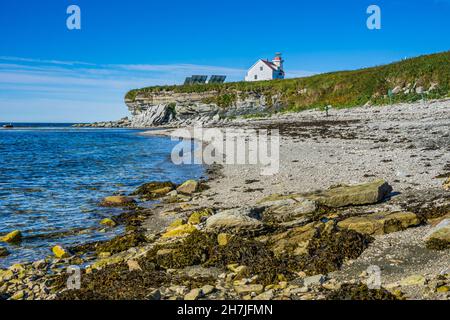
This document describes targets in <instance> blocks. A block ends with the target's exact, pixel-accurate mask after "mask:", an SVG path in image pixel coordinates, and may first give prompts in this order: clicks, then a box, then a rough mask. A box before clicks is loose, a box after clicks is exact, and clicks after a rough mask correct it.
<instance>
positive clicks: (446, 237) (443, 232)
mask: <svg viewBox="0 0 450 320" xmlns="http://www.w3.org/2000/svg"><path fill="white" fill-rule="evenodd" d="M425 241H426V245H427V248H429V249H436V250H444V249H448V248H450V219H445V220H443V221H441V223H439V224H438V225H437V226H436V227H434V228H433V229H432V230H431V231H430V232H429V234H428V235H427V237H426V238H425Z"/></svg>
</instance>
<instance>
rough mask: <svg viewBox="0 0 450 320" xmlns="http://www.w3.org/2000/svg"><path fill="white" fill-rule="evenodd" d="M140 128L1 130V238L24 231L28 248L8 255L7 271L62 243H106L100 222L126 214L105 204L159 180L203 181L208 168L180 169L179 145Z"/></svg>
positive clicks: (15, 248)
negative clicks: (173, 155)
mask: <svg viewBox="0 0 450 320" xmlns="http://www.w3.org/2000/svg"><path fill="white" fill-rule="evenodd" d="M139 132H140V131H139V130H128V129H90V128H89V129H88V128H72V127H71V124H18V123H15V124H14V129H12V130H9V129H2V128H1V124H0V235H3V234H5V233H8V232H10V231H12V230H16V229H18V230H20V231H22V233H23V236H24V239H23V241H22V243H21V244H20V245H17V246H13V245H6V244H4V243H0V246H5V247H7V249H8V250H9V251H10V252H11V254H10V255H9V256H7V257H4V258H1V257H0V267H5V266H7V265H10V264H11V263H16V262H26V261H31V260H35V259H40V258H43V257H46V256H48V255H49V254H51V247H52V246H53V245H56V244H61V245H65V246H70V245H74V244H81V243H86V242H91V241H94V240H103V239H108V238H111V237H113V236H114V235H116V234H118V233H120V232H122V231H123V230H122V228H121V227H118V228H115V229H113V230H109V231H106V232H105V231H104V230H102V228H101V227H100V226H99V221H100V220H101V219H103V218H104V217H110V216H114V215H117V214H119V213H120V209H111V208H101V207H99V206H98V203H99V201H101V199H102V198H103V197H105V196H108V195H112V194H115V193H118V192H123V193H127V192H130V191H132V190H134V188H136V187H137V186H139V185H140V184H142V183H145V182H149V181H151V180H171V181H174V182H177V183H179V182H182V181H184V180H186V179H191V178H194V179H198V178H200V177H201V176H202V174H203V167H202V166H200V165H183V166H177V165H174V164H173V163H172V162H171V160H170V152H171V150H172V148H173V146H174V145H175V144H176V143H177V142H174V141H171V140H170V139H169V138H165V137H144V136H140V135H138V133H139Z"/></svg>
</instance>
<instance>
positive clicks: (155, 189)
mask: <svg viewBox="0 0 450 320" xmlns="http://www.w3.org/2000/svg"><path fill="white" fill-rule="evenodd" d="M175 187H176V185H175V184H173V183H172V182H170V181H165V182H160V181H152V182H149V183H145V184H143V185H141V186H140V187H138V188H137V189H136V190H135V191H134V192H133V193H132V194H131V195H132V196H139V197H141V198H143V199H146V200H150V199H157V198H160V197H162V196H164V195H165V194H167V193H168V192H170V191H171V190H173V189H175Z"/></svg>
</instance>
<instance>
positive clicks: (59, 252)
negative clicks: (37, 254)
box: [52, 245, 70, 259]
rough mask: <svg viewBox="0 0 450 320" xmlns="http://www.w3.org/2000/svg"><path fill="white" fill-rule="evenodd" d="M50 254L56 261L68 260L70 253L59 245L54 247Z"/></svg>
mask: <svg viewBox="0 0 450 320" xmlns="http://www.w3.org/2000/svg"><path fill="white" fill-rule="evenodd" d="M52 252H53V254H54V255H55V257H56V258H58V259H63V258H68V257H69V256H70V253H69V252H68V251H67V250H66V249H64V248H63V247H61V246H59V245H56V246H54V247H53V248H52Z"/></svg>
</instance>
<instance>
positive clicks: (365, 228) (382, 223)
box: [338, 212, 421, 235]
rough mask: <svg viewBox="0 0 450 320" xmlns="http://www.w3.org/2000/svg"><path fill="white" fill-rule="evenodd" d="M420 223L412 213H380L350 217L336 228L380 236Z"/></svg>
mask: <svg viewBox="0 0 450 320" xmlns="http://www.w3.org/2000/svg"><path fill="white" fill-rule="evenodd" d="M420 222H421V221H420V219H419V218H418V217H417V215H416V214H414V213H412V212H393V213H389V212H381V213H372V214H369V215H364V216H359V217H350V218H348V219H345V220H343V221H340V222H339V223H338V227H339V228H342V229H350V230H353V231H356V232H359V233H363V234H368V235H382V234H387V233H392V232H397V231H402V230H405V229H407V228H409V227H413V226H417V225H419V224H420Z"/></svg>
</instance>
